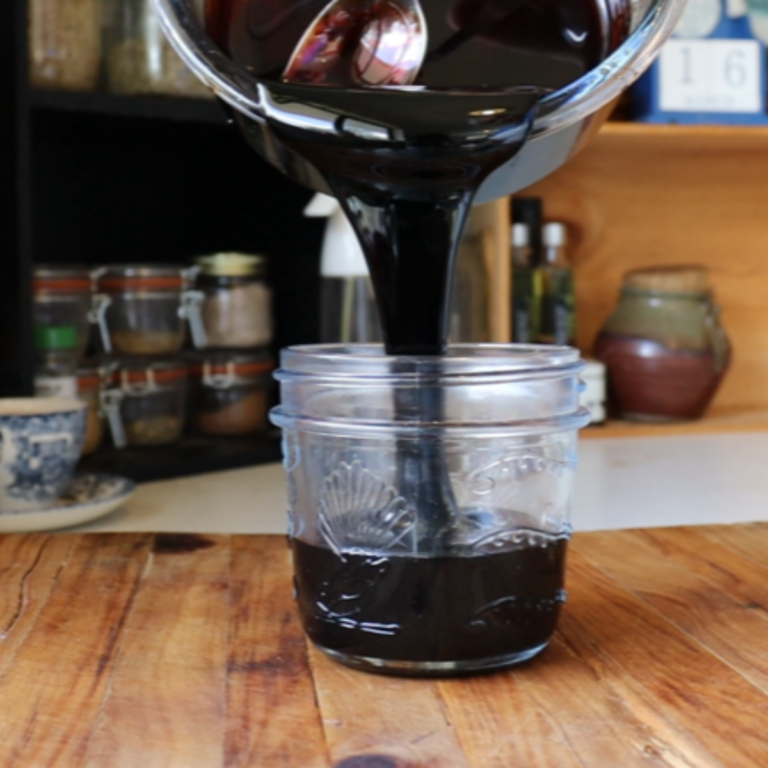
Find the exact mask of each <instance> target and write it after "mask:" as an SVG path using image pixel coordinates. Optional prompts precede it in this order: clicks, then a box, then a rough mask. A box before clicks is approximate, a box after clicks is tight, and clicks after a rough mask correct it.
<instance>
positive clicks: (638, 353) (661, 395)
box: [594, 266, 731, 421]
mask: <svg viewBox="0 0 768 768" xmlns="http://www.w3.org/2000/svg"><path fill="white" fill-rule="evenodd" d="M594 353H595V357H596V358H597V359H598V360H601V361H602V362H603V363H605V365H606V367H607V369H608V385H609V391H610V396H611V400H612V403H613V405H614V406H615V408H616V410H617V412H618V413H617V415H618V416H619V417H621V418H623V419H628V420H632V421H680V420H689V419H697V418H699V417H701V416H702V415H703V414H704V412H705V411H706V409H707V407H708V406H709V404H710V402H711V401H712V398H713V397H714V395H715V392H716V391H717V389H718V387H719V386H720V382H721V381H722V379H723V375H724V374H725V372H726V370H727V368H728V364H729V362H730V357H731V347H730V343H729V341H728V338H727V336H726V334H725V331H724V329H723V327H722V325H721V324H720V319H719V310H718V309H717V307H716V305H715V304H714V302H713V299H712V292H711V290H710V288H709V284H708V279H707V272H706V270H705V269H704V268H703V267H695V266H694V267H668V268H660V269H645V270H638V271H635V272H630V273H628V274H627V275H626V276H625V279H624V285H623V287H622V291H621V297H620V300H619V304H618V306H617V308H616V310H615V311H614V313H613V314H612V315H611V317H610V318H609V319H608V321H607V323H606V324H605V326H604V327H603V329H602V330H601V332H600V334H599V335H598V337H597V342H596V345H595V350H594Z"/></svg>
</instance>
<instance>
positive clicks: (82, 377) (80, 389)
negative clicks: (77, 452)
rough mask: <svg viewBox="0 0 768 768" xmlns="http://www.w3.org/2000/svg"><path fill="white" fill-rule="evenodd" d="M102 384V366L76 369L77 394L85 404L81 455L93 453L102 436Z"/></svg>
mask: <svg viewBox="0 0 768 768" xmlns="http://www.w3.org/2000/svg"><path fill="white" fill-rule="evenodd" d="M104 385H105V370H104V368H103V367H102V366H99V365H81V366H80V367H79V368H78V369H77V396H78V398H79V399H80V400H82V401H83V402H84V403H85V404H86V406H87V410H86V422H85V442H84V443H83V456H86V455H88V454H89V453H93V452H94V451H95V450H96V449H97V448H98V447H99V446H100V445H101V441H102V440H103V438H104V418H103V414H102V410H101V393H102V390H103V389H104Z"/></svg>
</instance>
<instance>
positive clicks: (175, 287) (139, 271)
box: [91, 264, 203, 357]
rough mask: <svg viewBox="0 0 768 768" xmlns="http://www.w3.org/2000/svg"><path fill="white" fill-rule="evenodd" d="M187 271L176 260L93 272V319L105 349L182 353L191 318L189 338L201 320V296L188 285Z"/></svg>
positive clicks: (129, 352)
mask: <svg viewBox="0 0 768 768" xmlns="http://www.w3.org/2000/svg"><path fill="white" fill-rule="evenodd" d="M189 280H190V274H189V272H188V270H187V269H186V268H185V267H183V266H181V265H178V264H164V265H157V264H151V265H150V264H121V265H117V266H110V267H102V268H100V269H99V270H98V271H97V276H96V288H97V293H96V294H95V296H94V306H93V311H92V313H91V319H92V320H93V321H94V322H96V323H97V324H98V326H99V332H100V336H101V340H102V346H103V348H104V351H105V352H106V353H108V354H115V355H119V356H127V357H146V356H161V355H162V356H169V355H175V354H177V353H178V352H180V351H181V348H182V347H183V346H184V342H185V340H186V323H187V321H188V322H189V325H190V330H191V332H192V336H193V339H198V336H199V334H200V333H201V329H202V324H201V321H200V305H201V304H202V301H203V295H202V294H201V293H199V292H198V291H192V290H189V289H188V285H189Z"/></svg>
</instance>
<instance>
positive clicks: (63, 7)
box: [29, 0, 101, 91]
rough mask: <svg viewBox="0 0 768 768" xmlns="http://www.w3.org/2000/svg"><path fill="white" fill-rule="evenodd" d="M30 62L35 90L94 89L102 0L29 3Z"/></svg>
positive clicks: (98, 52) (99, 50) (30, 77)
mask: <svg viewBox="0 0 768 768" xmlns="http://www.w3.org/2000/svg"><path fill="white" fill-rule="evenodd" d="M29 59H30V61H29V70H30V72H29V79H30V83H31V84H32V85H33V86H34V87H35V88H54V89H57V90H68V91H92V90H94V88H96V84H97V82H98V79H99V68H100V66H101V0H30V3H29Z"/></svg>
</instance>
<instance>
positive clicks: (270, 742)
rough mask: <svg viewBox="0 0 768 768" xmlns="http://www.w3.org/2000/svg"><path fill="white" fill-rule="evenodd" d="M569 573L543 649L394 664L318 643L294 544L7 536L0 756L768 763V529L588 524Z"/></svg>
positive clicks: (412, 766) (415, 763)
mask: <svg viewBox="0 0 768 768" xmlns="http://www.w3.org/2000/svg"><path fill="white" fill-rule="evenodd" d="M567 581H568V583H567V586H568V590H569V600H568V603H567V605H566V609H565V611H564V614H563V617H562V620H561V623H560V628H559V629H558V631H557V633H556V635H555V637H554V639H553V641H552V643H551V644H550V646H549V648H547V650H546V651H544V652H543V653H542V654H541V655H540V656H539V657H538V658H537V659H535V660H533V661H532V662H529V663H527V664H524V665H521V666H519V667H517V668H515V669H513V670H509V671H506V672H501V673H496V674H492V675H486V676H476V677H467V678H459V679H443V680H413V679H400V678H390V677H379V676H374V675H369V674H365V673H362V672H356V671H352V670H349V669H346V668H344V667H341V666H339V665H337V664H336V663H334V662H332V661H330V660H329V659H327V658H326V657H325V656H323V654H321V653H319V652H317V651H316V650H315V649H313V648H311V647H308V644H307V642H306V641H305V639H304V636H303V634H302V632H301V627H300V625H299V622H298V618H297V614H296V612H295V610H294V605H293V600H292V586H291V574H290V562H289V553H288V549H287V547H286V543H285V540H284V539H283V538H281V537H269V536H197V535H179V534H159V535H151V534H114V535H55V534H52V535H45V534H35V535H26V536H25V535H18V536H15V535H14V536H4V537H0V701H1V702H2V706H0V766H3V768H48V766H66V767H67V768H78V767H79V766H88V768H96V767H101V766H105V767H108V768H112V767H113V766H115V767H117V768H132V767H133V766H136V768H146V767H147V766H150V767H154V766H163V767H165V766H172V767H174V768H175V767H176V766H179V768H197V767H198V766H199V767H200V768H203V767H205V768H218V767H219V766H222V767H223V766H238V767H240V766H242V767H243V768H244V767H245V766H258V767H259V768H262V767H264V768H272V766H275V767H276V768H280V767H281V766H296V768H419V767H421V766H424V767H425V768H515V767H516V766H521V767H523V768H528V767H529V766H535V767H537V768H538V767H539V766H541V767H542V768H543V767H545V766H546V767H550V766H551V767H552V768H568V767H570V766H573V767H574V768H585V767H589V768H592V767H593V766H596V767H598V768H600V767H602V766H605V767H606V768H617V767H619V766H620V767H621V768H625V767H626V768H634V766H668V767H669V768H694V767H698V766H707V767H709V766H713V767H714V766H718V767H724V768H731V767H734V768H750V767H751V766H755V767H756V768H757V767H758V766H760V767H761V768H764V767H765V766H766V765H768V738H766V735H765V732H766V728H765V726H766V723H768V612H767V610H766V607H768V524H760V523H756V524H750V525H738V526H713V527H694V528H662V529H647V530H633V531H612V532H607V533H588V534H578V535H576V536H575V537H574V541H573V543H572V545H571V547H570V551H569V565H568V578H567Z"/></svg>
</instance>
